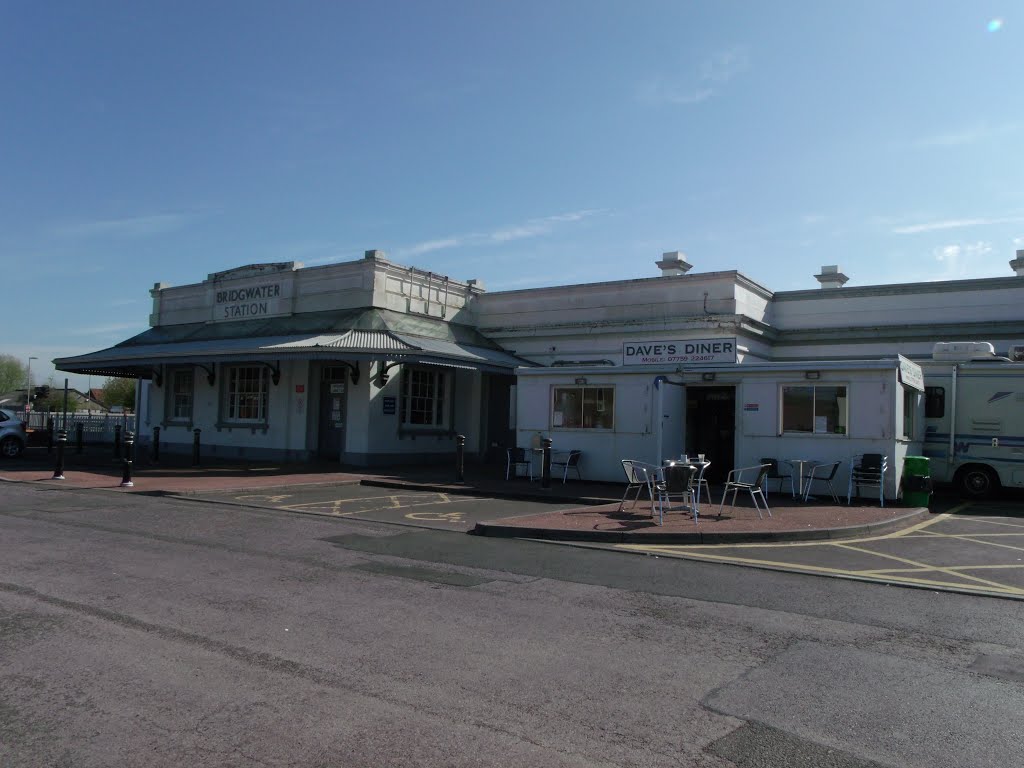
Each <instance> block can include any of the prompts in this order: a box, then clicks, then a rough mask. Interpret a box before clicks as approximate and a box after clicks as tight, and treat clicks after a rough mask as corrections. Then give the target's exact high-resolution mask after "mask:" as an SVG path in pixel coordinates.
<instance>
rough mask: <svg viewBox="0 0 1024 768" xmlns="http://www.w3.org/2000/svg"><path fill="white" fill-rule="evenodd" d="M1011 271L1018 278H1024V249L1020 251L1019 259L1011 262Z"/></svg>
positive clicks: (1018, 253)
mask: <svg viewBox="0 0 1024 768" xmlns="http://www.w3.org/2000/svg"><path fill="white" fill-rule="evenodd" d="M1010 269H1012V270H1013V272H1014V274H1015V275H1017V277H1024V248H1021V249H1018V251H1017V258H1016V259H1014V260H1013V261H1011V262H1010Z"/></svg>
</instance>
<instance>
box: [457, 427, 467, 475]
mask: <svg viewBox="0 0 1024 768" xmlns="http://www.w3.org/2000/svg"><path fill="white" fill-rule="evenodd" d="M465 469H466V436H465V435H456V436H455V482H456V483H461V482H463V481H464V480H465V478H466V473H465Z"/></svg>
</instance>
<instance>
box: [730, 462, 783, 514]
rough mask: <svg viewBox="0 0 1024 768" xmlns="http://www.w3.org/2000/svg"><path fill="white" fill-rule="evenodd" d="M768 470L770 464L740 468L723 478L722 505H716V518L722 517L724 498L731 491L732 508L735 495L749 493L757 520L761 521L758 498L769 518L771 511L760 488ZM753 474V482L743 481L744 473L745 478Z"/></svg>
mask: <svg viewBox="0 0 1024 768" xmlns="http://www.w3.org/2000/svg"><path fill="white" fill-rule="evenodd" d="M770 468H771V464H761V465H760V466H753V467H740V468H739V469H734V470H732V471H731V472H729V474H728V476H727V477H726V478H725V491H724V492H723V493H722V503H721V504H719V505H718V516H719V517H721V516H722V509H723V508H724V507H725V497H726V496H728V495H729V491H732V505H733V506H734V507H735V506H736V494H737V493H739V492H740V491H749V492H750V500H751V501H752V502H754V509H756V510H757V519H758V520H761V519H763V518H762V517H761V507H760V506H758V503H757V499H758V497H759V496H760V497H761V501H762V502H763V503H764V509H765V511H766V512H767V513H768V517H771V516H772V511H771V510H770V509H769V508H768V500H767V499H766V498H765V497H764V490H763V489H762V488H761V486H762V485H763V484H764V480H765V477H766V476H767V475H768V470H769V469H770ZM754 472H757V477H756V479H755V480H754V481H753V482H750V481H745V480H744V479H743V475H744V473H746V475H747V477H750V476H751V475H753V473H754Z"/></svg>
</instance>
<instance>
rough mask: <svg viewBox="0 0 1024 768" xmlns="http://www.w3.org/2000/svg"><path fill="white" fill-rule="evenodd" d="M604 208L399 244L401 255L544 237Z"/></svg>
mask: <svg viewBox="0 0 1024 768" xmlns="http://www.w3.org/2000/svg"><path fill="white" fill-rule="evenodd" d="M604 212H605V211H604V210H603V209H599V208H586V209H583V210H579V211H570V212H568V213H556V214H553V215H551V216H543V217H540V218H536V219H527V220H526V221H525V222H522V223H521V224H514V225H509V226H505V227H499V228H497V229H494V230H491V231H490V232H470V233H467V234H461V235H449V236H447V237H442V238H438V239H434V240H425V241H424V242H421V243H416V244H414V245H411V246H408V247H405V248H399V249H398V256H399V257H409V256H420V255H422V254H424V253H430V252H432V251H440V250H445V249H450V248H460V247H464V246H482V245H499V244H502V243H510V242H513V241H516V240H525V239H528V238H532V237H542V236H544V235H548V234H551V233H552V232H554V231H555V229H556V228H557V227H558V226H559V225H561V224H571V223H575V222H578V221H583V220H584V219H588V218H590V217H592V216H597V215H599V214H601V213H604Z"/></svg>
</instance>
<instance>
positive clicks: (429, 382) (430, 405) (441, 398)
mask: <svg viewBox="0 0 1024 768" xmlns="http://www.w3.org/2000/svg"><path fill="white" fill-rule="evenodd" d="M446 379H447V374H446V373H444V372H442V371H432V370H423V369H417V368H405V369H404V370H403V371H402V398H401V400H402V402H401V406H400V410H399V414H400V419H401V423H402V424H413V425H417V426H435V427H443V426H445V425H446V424H447V423H448V399H447V394H446V392H447V389H446Z"/></svg>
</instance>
